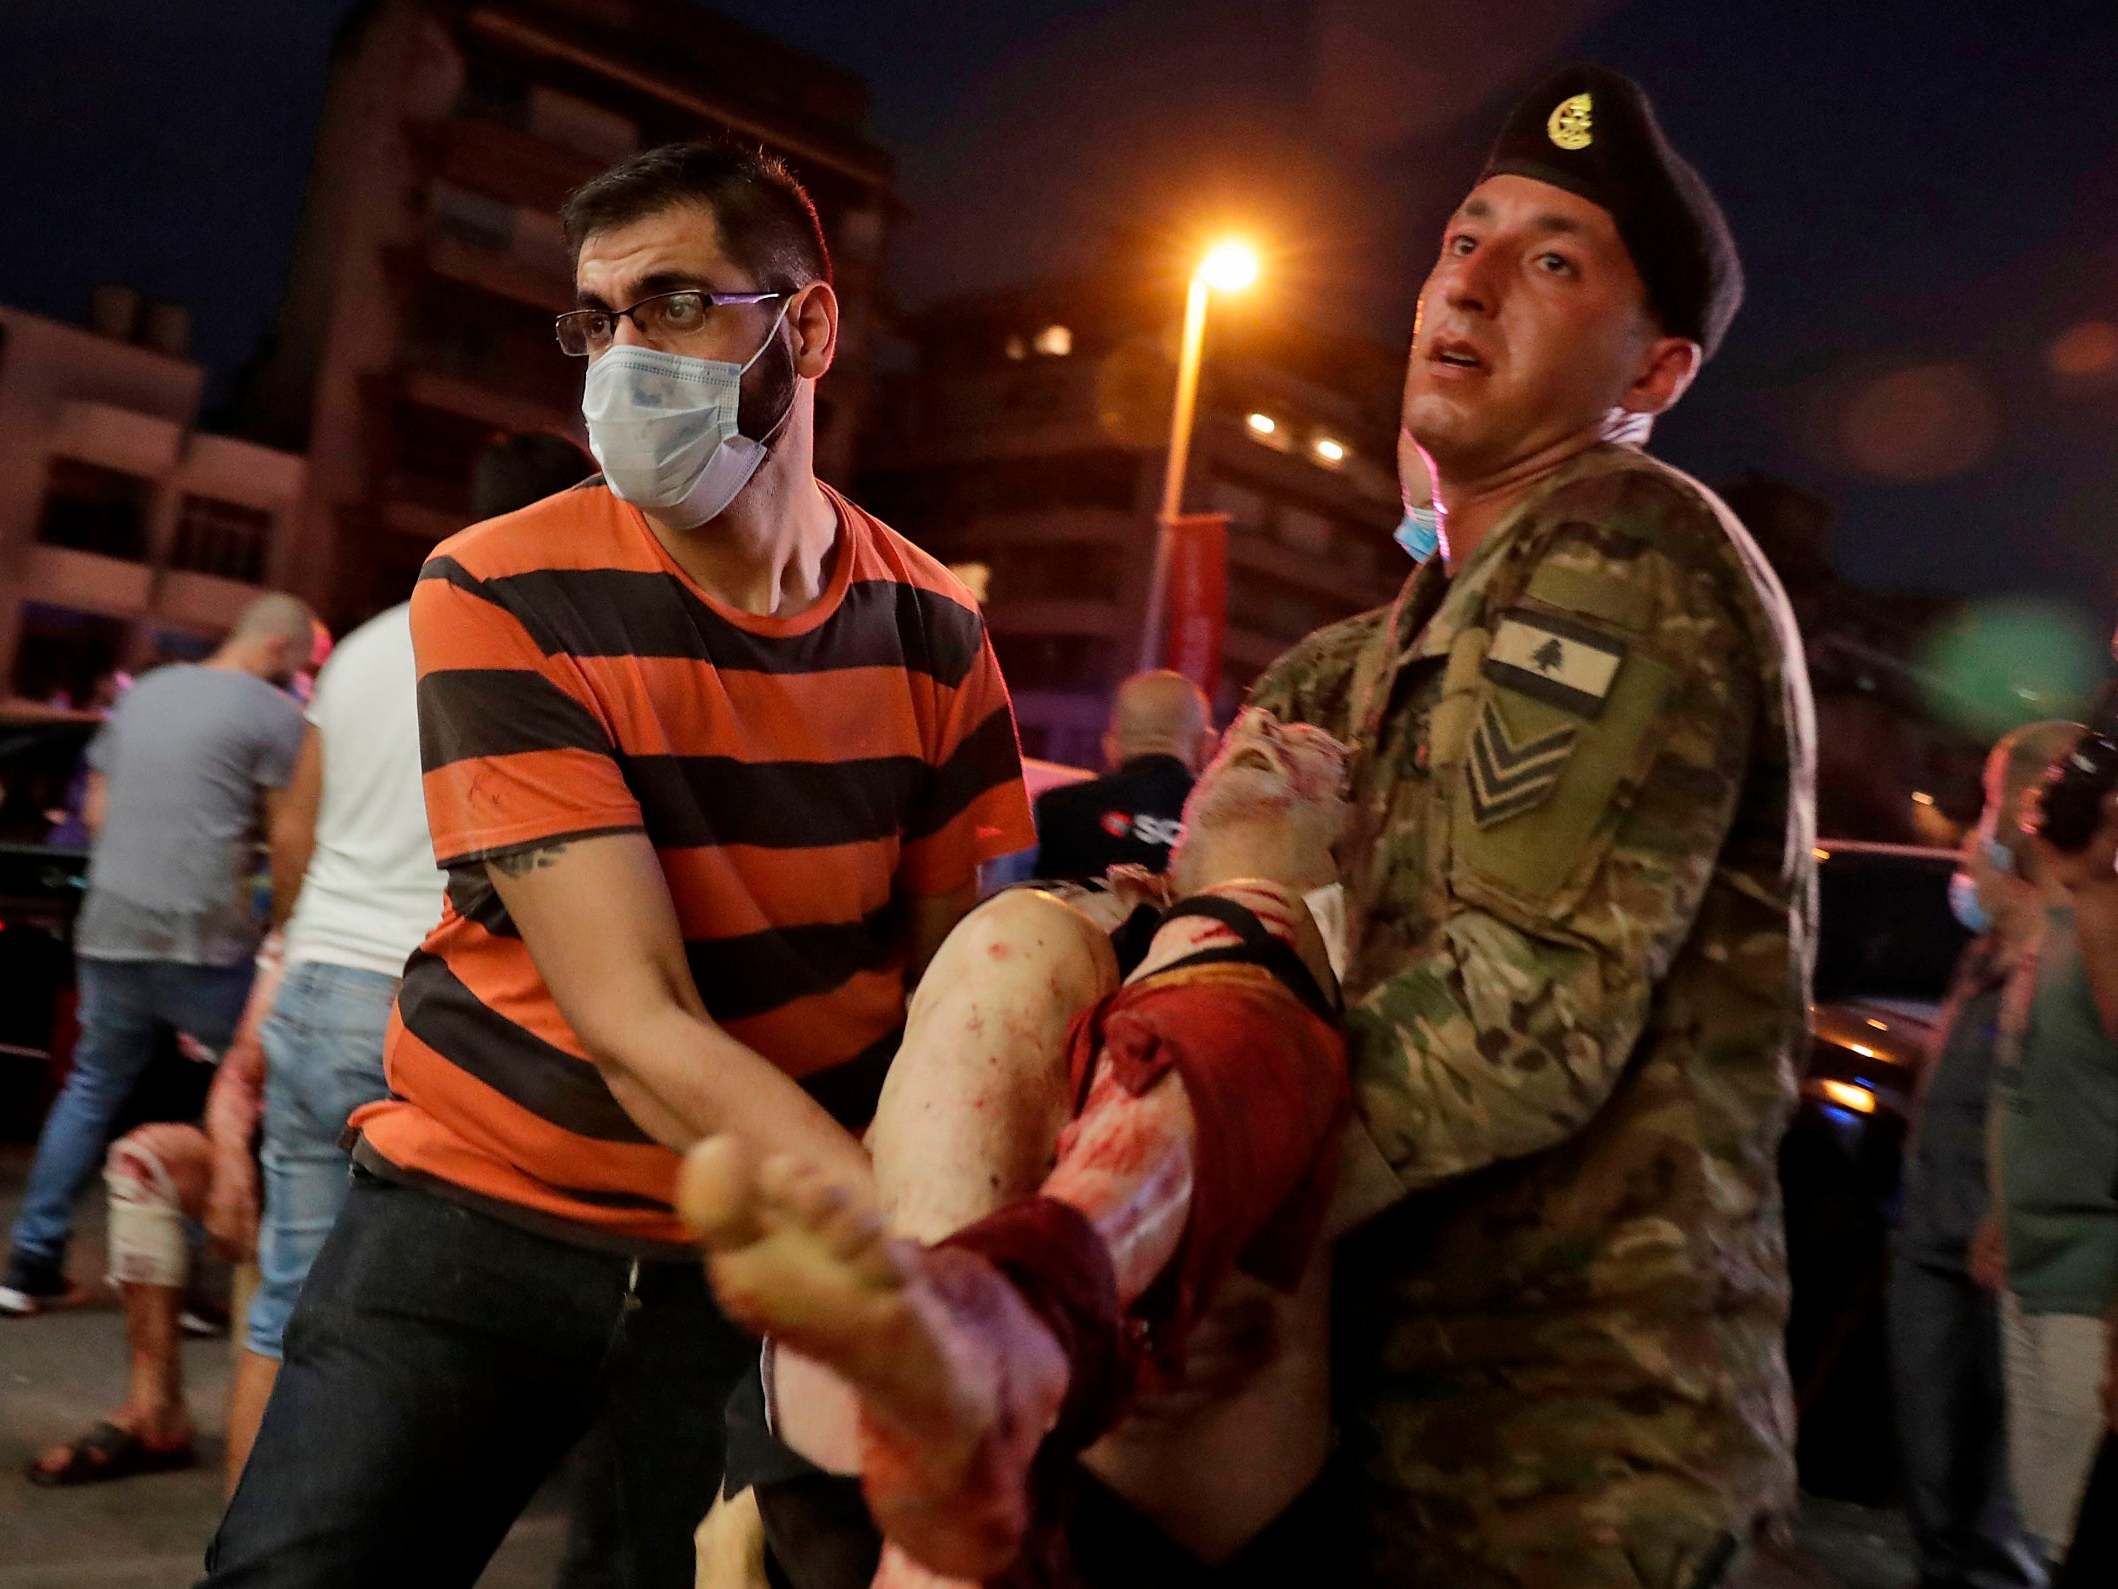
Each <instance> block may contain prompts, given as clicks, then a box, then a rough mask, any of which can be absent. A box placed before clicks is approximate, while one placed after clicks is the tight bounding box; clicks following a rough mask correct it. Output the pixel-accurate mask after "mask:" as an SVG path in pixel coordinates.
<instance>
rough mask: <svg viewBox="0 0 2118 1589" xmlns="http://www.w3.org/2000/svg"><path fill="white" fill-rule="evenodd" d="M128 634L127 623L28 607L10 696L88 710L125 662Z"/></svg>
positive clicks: (45, 607) (45, 606)
mask: <svg viewBox="0 0 2118 1589" xmlns="http://www.w3.org/2000/svg"><path fill="white" fill-rule="evenodd" d="M127 632H128V626H127V625H126V623H125V621H124V620H123V619H121V618H109V617H105V616H104V615H103V614H101V613H94V612H80V611H77V610H75V609H74V608H72V607H55V606H51V605H49V604H48V603H45V602H41V601H25V602H24V603H23V604H22V639H21V643H20V644H19V645H18V646H17V647H16V648H15V669H14V674H13V676H12V677H11V678H9V680H8V689H9V692H10V693H11V694H14V695H19V696H23V697H25V698H27V699H29V700H32V701H42V702H44V703H45V704H46V705H49V706H61V707H71V706H86V705H88V704H89V703H90V702H91V701H93V700H95V699H96V697H97V687H98V685H99V684H101V683H102V681H103V680H105V679H107V678H108V677H109V676H110V674H111V672H112V670H114V669H115V668H116V667H117V665H118V662H119V659H120V658H122V657H123V656H124V654H125V639H126V634H127Z"/></svg>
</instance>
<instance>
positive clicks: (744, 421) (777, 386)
mask: <svg viewBox="0 0 2118 1589" xmlns="http://www.w3.org/2000/svg"><path fill="white" fill-rule="evenodd" d="M783 324H784V323H783ZM780 330H781V327H774V328H773V332H772V345H771V346H770V347H768V348H766V349H765V351H764V354H763V355H762V356H761V357H760V358H759V359H758V361H757V363H755V364H753V365H751V366H750V368H749V369H748V370H746V371H745V372H744V374H743V383H742V387H741V389H740V392H739V394H738V398H737V402H736V411H735V428H736V430H737V431H738V432H740V433H741V434H742V435H745V436H748V437H749V438H750V439H751V440H752V441H763V440H765V438H766V437H767V436H768V435H770V434H771V433H772V432H773V431H774V430H775V429H776V427H778V426H780V425H782V424H784V423H785V421H786V418H787V412H788V410H789V409H790V408H791V407H792V406H793V403H794V384H795V380H796V376H795V373H794V340H793V338H792V336H791V335H790V336H786V337H783V336H781V335H780Z"/></svg>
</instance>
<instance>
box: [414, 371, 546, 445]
mask: <svg viewBox="0 0 2118 1589" xmlns="http://www.w3.org/2000/svg"><path fill="white" fill-rule="evenodd" d="M395 384H396V386H397V389H398V392H399V393H400V394H401V395H402V397H403V398H404V400H405V401H406V402H407V403H410V404H413V405H414V406H416V407H419V408H431V409H435V410H438V411H439V412H441V413H444V414H456V415H459V416H461V417H463V418H465V419H470V420H474V421H476V422H477V423H478V424H480V425H486V426H490V427H491V428H493V429H494V430H515V431H538V430H549V431H558V432H560V433H561V434H568V433H571V432H572V431H574V430H576V429H578V428H579V423H580V420H579V414H578V411H576V410H571V409H566V408H561V407H559V406H558V405H557V404H553V403H544V402H540V401H538V400H537V399H536V398H534V397H526V396H523V395H521V393H520V391H519V389H514V390H511V389H509V388H507V387H504V386H500V385H496V384H489V383H488V382H486V381H480V380H471V379H468V378H466V377H464V376H461V375H455V374H449V373H446V372H443V371H440V370H428V369H405V370H403V371H401V372H400V373H399V374H398V375H397V377H396V383H395ZM465 467H466V468H468V467H469V462H468V460H466V462H465Z"/></svg>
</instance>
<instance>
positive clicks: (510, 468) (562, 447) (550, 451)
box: [471, 431, 596, 523]
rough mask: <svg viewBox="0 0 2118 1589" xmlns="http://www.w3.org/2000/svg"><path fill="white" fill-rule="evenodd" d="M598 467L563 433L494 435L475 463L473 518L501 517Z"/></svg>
mask: <svg viewBox="0 0 2118 1589" xmlns="http://www.w3.org/2000/svg"><path fill="white" fill-rule="evenodd" d="M595 472H596V461H595V460H594V459H593V458H591V457H589V455H588V454H587V453H585V452H583V451H582V450H581V449H580V448H579V447H577V446H575V445H574V444H573V443H572V442H570V441H568V440H567V439H566V438H565V437H564V436H553V435H547V434H544V433H542V432H538V431H529V432H525V433H524V434H521V435H505V434H503V435H499V436H495V437H494V438H493V439H492V440H491V441H489V442H487V443H486V445H485V449H484V450H483V451H482V452H480V453H479V454H478V461H477V462H476V463H475V464H473V465H471V519H472V521H473V522H474V523H475V522H477V521H479V520H482V519H497V518H499V517H500V515H501V514H503V513H512V512H514V511H515V510H516V509H517V508H526V507H528V506H529V505H530V504H531V503H532V502H542V501H543V500H544V499H545V498H546V497H548V496H552V495H554V494H556V493H558V492H561V491H564V490H565V489H566V488H567V487H569V486H577V485H579V484H580V483H581V482H582V481H584V480H586V479H588V478H589V477H590V476H591V475H593V474H594V473H595Z"/></svg>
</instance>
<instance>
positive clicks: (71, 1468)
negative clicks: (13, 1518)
mask: <svg viewBox="0 0 2118 1589" xmlns="http://www.w3.org/2000/svg"><path fill="white" fill-rule="evenodd" d="M198 1459H199V1456H198V1452H197V1451H196V1450H194V1449H193V1447H192V1446H191V1444H190V1442H188V1441H187V1442H185V1443H184V1444H183V1445H181V1446H172V1447H170V1448H168V1449H167V1450H160V1451H158V1450H156V1449H155V1448H154V1447H153V1446H150V1445H148V1444H147V1443H146V1442H145V1441H143V1440H142V1439H141V1438H140V1437H139V1436H138V1435H136V1434H134V1433H133V1432H132V1431H131V1430H130V1429H120V1428H119V1427H118V1426H117V1425H116V1424H114V1423H99V1424H97V1425H96V1426H95V1428H93V1429H91V1430H89V1431H88V1433H87V1434H85V1435H83V1436H81V1438H80V1439H78V1440H76V1441H75V1442H74V1443H73V1444H72V1445H70V1446H68V1447H67V1448H66V1461H65V1463H64V1464H63V1465H61V1466H59V1467H56V1468H47V1467H44V1466H43V1465H42V1461H41V1459H37V1460H33V1461H31V1463H30V1464H29V1467H28V1469H27V1472H28V1476H29V1482H30V1483H32V1484H41V1485H43V1486H45V1487H46V1488H47V1489H58V1488H61V1487H63V1486H67V1485H73V1484H101V1483H103V1482H104V1481H105V1480H107V1479H129V1478H131V1477H132V1476H133V1475H134V1474H136V1473H173V1472H175V1471H176V1470H177V1469H178V1468H188V1467H190V1466H191V1465H192V1464H193V1463H195V1462H197V1461H198Z"/></svg>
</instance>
